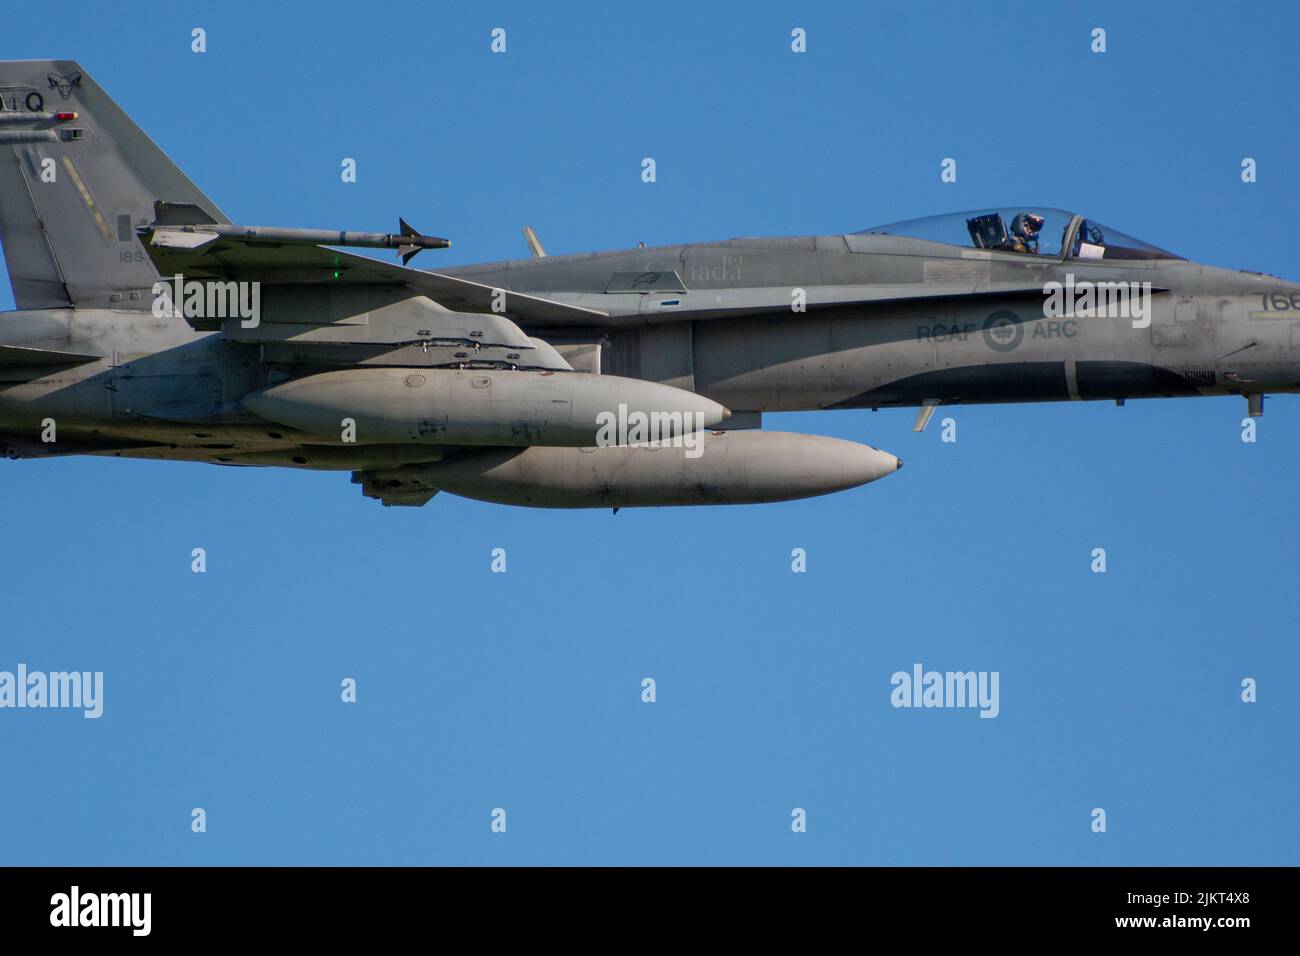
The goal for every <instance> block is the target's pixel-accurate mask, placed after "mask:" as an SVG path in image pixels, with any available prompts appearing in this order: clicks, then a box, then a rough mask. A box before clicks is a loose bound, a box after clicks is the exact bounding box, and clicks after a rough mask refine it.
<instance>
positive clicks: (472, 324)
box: [0, 60, 1300, 508]
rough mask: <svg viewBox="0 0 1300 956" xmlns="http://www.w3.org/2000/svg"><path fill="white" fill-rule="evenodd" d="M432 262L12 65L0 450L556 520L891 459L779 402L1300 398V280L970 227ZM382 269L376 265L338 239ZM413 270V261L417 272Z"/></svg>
mask: <svg viewBox="0 0 1300 956" xmlns="http://www.w3.org/2000/svg"><path fill="white" fill-rule="evenodd" d="M525 238H526V240H527V245H528V248H529V250H530V255H529V256H528V257H527V258H520V259H517V260H509V261H505V262H490V263H485V264H482V265H472V266H461V267H457V268H447V269H441V270H438V271H424V270H422V269H416V268H413V267H412V266H411V262H412V259H413V257H415V256H416V255H417V254H418V253H421V252H422V251H424V250H435V249H439V248H442V247H445V246H447V245H448V244H449V243H448V242H447V240H445V239H440V238H437V237H434V236H426V235H423V234H421V233H420V232H418V231H417V230H415V229H413V228H412V227H411V226H410V225H408V224H407V223H406V222H405V221H400V222H399V225H398V228H397V231H396V232H393V233H376V232H355V231H351V230H340V229H318V228H312V229H303V228H286V227H269V226H247V225H238V224H235V223H232V222H230V220H229V219H228V218H227V217H226V216H225V215H224V214H223V213H222V212H221V210H220V209H219V208H218V207H217V206H216V204H215V203H213V202H212V200H210V199H209V198H208V197H207V196H206V195H204V194H203V193H202V192H201V191H200V190H199V189H198V187H197V186H195V185H194V183H192V182H191V181H190V180H189V179H188V178H186V176H185V175H184V174H183V173H182V172H181V171H180V170H179V169H178V168H177V167H176V166H175V165H174V164H173V163H172V162H171V161H170V160H169V159H168V158H167V156H166V155H164V154H163V152H162V151H161V150H160V149H159V148H158V147H157V146H156V145H154V143H153V142H152V141H151V140H150V139H149V137H148V136H147V135H146V134H145V133H144V132H142V131H141V130H140V128H139V127H137V126H136V125H135V124H134V123H133V122H132V121H131V120H130V118H128V117H127V115H126V114H125V113H124V112H123V111H122V110H121V109H120V108H119V107H118V106H117V104H116V103H114V102H113V100H112V99H110V98H109V97H108V95H107V94H105V92H104V91H103V90H102V89H100V87H99V86H98V85H97V84H96V83H95V82H94V80H92V79H91V77H90V75H89V74H88V73H87V72H86V71H85V70H84V69H82V68H81V66H80V65H78V64H77V63H75V62H71V61H66V60H32V61H23V62H6V63H0V239H2V241H3V246H4V255H5V262H6V264H7V267H8V273H9V279H10V282H11V284H12V287H13V295H14V300H15V304H16V306H17V309H16V311H13V312H6V313H3V314H0V453H3V454H4V455H6V456H7V457H10V458H42V457H57V456H62V455H83V454H84V455H100V456H113V457H125V458H146V459H160V460H180V461H203V462H210V463H214V464H221V465H245V466H251V465H262V466H279V467H286V468H309V469H322V470H337V471H348V472H351V473H352V480H353V482H355V483H357V484H359V485H360V486H361V490H362V491H363V492H364V493H365V494H366V495H368V496H370V497H372V498H376V499H378V500H380V501H382V502H383V503H384V504H387V505H422V504H424V503H425V502H427V501H428V500H429V499H430V498H432V497H433V496H434V495H435V494H437V493H438V492H439V491H445V492H449V493H451V494H455V495H462V496H465V497H469V498H475V499H479V500H484V501H493V502H501V503H506V504H516V505H532V506H539V507H554V508H589V507H604V508H620V507H635V506H651V505H690V504H731V503H751V502H765V501H782V500H789V499H795V498H804V497H809V496H812V495H820V494H825V493H828V492H832V491H839V490H842V489H846V488H851V487H854V486H857V485H861V484H864V483H866V482H870V481H874V480H876V479H878V478H882V477H884V476H886V475H889V474H892V473H893V472H894V471H896V470H897V469H898V468H899V467H900V466H901V464H902V463H901V462H900V461H899V460H898V459H897V458H896V457H895V456H894V455H892V454H889V453H888V452H885V451H882V450H879V449H877V448H874V447H872V446H870V445H866V444H859V443H856V442H850V441H844V440H841V439H837V438H829V437H824V436H817V435H802V434H792V433H788V432H779V431H769V430H766V429H764V428H763V427H762V416H763V413H764V412H780V411H805V410H813V409H851V408H856V409H861V408H871V409H877V408H890V407H896V406H912V407H917V408H918V416H917V420H916V425H915V428H916V429H918V430H919V429H922V428H924V427H925V424H926V422H927V421H928V420H929V418H930V416H931V414H932V413H933V412H934V409H935V408H937V407H938V406H941V405H951V404H959V403H988V402H1055V401H1082V400H1099V399H1104V400H1114V401H1118V402H1123V401H1125V400H1127V399H1137V398H1170V397H1176V396H1195V395H1229V394H1231V395H1243V396H1245V397H1246V399H1247V405H1248V411H1249V413H1250V414H1251V415H1257V414H1259V413H1260V412H1261V411H1262V407H1263V396H1264V394H1265V393H1266V392H1287V391H1295V390H1296V389H1297V386H1298V385H1300V285H1297V284H1295V283H1291V282H1286V281H1283V280H1281V279H1277V278H1274V277H1272V276H1267V275H1260V274H1256V273H1248V272H1238V271H1233V270H1228V269H1220V268H1214V267H1211V266H1203V265H1198V264H1196V263H1193V262H1189V261H1187V260H1186V259H1183V258H1182V257H1180V256H1178V255H1175V254H1173V253H1171V252H1167V251H1165V250H1163V249H1159V248H1156V247H1155V246H1152V245H1150V244H1148V243H1145V242H1142V241H1140V240H1138V239H1134V238H1133V237H1131V236H1128V235H1125V234H1123V233H1121V232H1119V231H1117V230H1115V229H1111V228H1110V227H1109V226H1105V225H1102V224H1101V223H1099V222H1097V221H1095V220H1093V219H1090V218H1087V217H1085V216H1082V215H1077V214H1074V213H1068V212H1063V211H1061V210H1059V209H1050V208H1043V207H1037V206H1011V207H1006V208H998V209H984V210H977V211H972V212H966V213H960V214H956V215H951V216H941V217H935V218H931V219H921V220H913V221H909V222H901V223H895V224H892V225H885V226H878V227H876V228H872V229H864V230H861V231H855V232H848V233H844V234H838V235H821V236H797V237H793V238H774V239H730V240H726V241H719V242H702V243H691V244H679V245H668V246H659V247H654V248H642V247H637V248H633V249H625V250H620V251H615V252H602V253H592V254H585V255H564V256H559V255H547V254H546V252H545V250H544V249H543V247H542V244H541V242H540V241H539V240H538V238H537V236H536V234H535V233H533V231H532V230H531V229H526V230H525ZM349 248H353V249H392V250H394V251H395V252H396V253H397V257H396V258H395V259H393V260H392V261H381V260H380V259H377V258H373V257H371V256H367V255H361V254H358V253H355V252H348V251H344V250H345V249H349ZM424 258H425V259H427V258H428V255H426V256H424Z"/></svg>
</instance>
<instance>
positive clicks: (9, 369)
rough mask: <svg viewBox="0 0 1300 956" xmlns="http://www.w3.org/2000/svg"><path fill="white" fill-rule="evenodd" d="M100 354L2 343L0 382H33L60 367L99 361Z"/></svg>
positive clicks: (7, 383) (0, 346)
mask: <svg viewBox="0 0 1300 956" xmlns="http://www.w3.org/2000/svg"><path fill="white" fill-rule="evenodd" d="M99 359H100V356H98V355H84V354H82V353H80V352H62V351H59V350H58V349H34V348H27V347H25V346H19V345H0V383H3V384H6V385H12V384H14V383H16V382H31V381H34V380H36V379H38V378H44V377H45V376H46V375H49V374H50V373H52V372H56V371H58V370H59V369H64V368H71V367H72V366H75V365H85V364H86V363H87V362H97V361H99Z"/></svg>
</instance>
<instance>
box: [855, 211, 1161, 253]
mask: <svg viewBox="0 0 1300 956" xmlns="http://www.w3.org/2000/svg"><path fill="white" fill-rule="evenodd" d="M858 235H875V236H904V237H906V238H909V239H923V240H926V241H927V242H941V243H944V244H945V245H950V246H962V247H965V248H968V249H969V248H974V249H991V250H993V251H996V252H1012V253H1019V254H1021V255H1039V256H1051V257H1053V258H1058V259H1059V258H1061V250H1062V249H1063V248H1066V247H1067V246H1068V248H1069V250H1070V257H1071V258H1074V259H1181V258H1182V256H1178V255H1174V254H1173V253H1172V252H1166V251H1165V250H1163V249H1158V248H1156V247H1155V246H1153V245H1151V244H1150V243H1146V242H1143V241H1142V240H1141V239H1134V238H1133V237H1132V236H1128V235H1125V234H1124V233H1122V232H1120V231H1119V230H1117V229H1111V228H1110V227H1109V226H1103V225H1102V224H1101V223H1099V222H1096V221H1095V220H1092V219H1085V218H1084V217H1082V216H1079V215H1076V214H1074V213H1072V212H1066V211H1065V210H1063V209H1047V208H1043V207H1037V206H1007V207H1004V208H1002V209H976V210H972V211H970V212H954V213H948V214H947V215H942V216H929V217H927V218H925V219H908V220H906V221H905V222H894V223H890V224H888V225H885V226H876V227H874V228H872V229H863V230H862V231H861V232H860V233H858Z"/></svg>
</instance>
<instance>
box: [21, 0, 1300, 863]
mask: <svg viewBox="0 0 1300 956" xmlns="http://www.w3.org/2000/svg"><path fill="white" fill-rule="evenodd" d="M740 11H741V8H740V7H737V6H735V5H724V4H700V3H686V2H666V3H662V4H656V5H654V6H653V7H652V8H646V9H641V8H637V9H636V10H633V9H632V8H628V7H626V6H623V5H618V4H565V5H561V6H555V5H540V6H539V5H536V4H523V3H520V4H467V3H456V4H439V5H432V4H418V3H396V4H388V5H385V7H384V12H383V13H382V14H381V13H380V12H379V8H378V7H367V6H365V5H357V4H351V3H348V4H329V3H314V4H310V5H308V4H274V5H272V4H243V3H229V4H178V3H148V2H141V3H135V4H129V5H126V6H123V5H120V4H119V5H108V6H104V5H90V4H71V5H64V6H62V7H60V8H59V10H58V11H57V15H56V11H54V10H53V8H48V7H35V6H18V7H15V8H14V9H11V10H9V11H7V12H6V18H5V30H4V31H3V34H0V58H3V59H18V58H36V57H70V58H75V59H78V60H80V61H81V63H82V65H83V66H84V67H85V68H86V69H87V70H88V71H90V72H91V73H92V74H93V75H94V76H95V78H96V79H97V80H98V81H99V83H100V84H101V85H102V86H103V87H104V88H105V89H106V90H108V91H109V93H110V94H111V95H112V96H113V97H114V98H115V99H116V100H117V101H118V102H119V103H120V104H121V105H122V106H123V107H124V108H125V109H126V110H127V111H128V112H129V113H130V114H131V115H132V116H133V118H134V119H135V120H136V121H137V122H138V123H139V124H140V125H141V126H142V127H143V128H144V129H145V130H146V131H147V132H149V133H150V135H152V136H153V138H154V139H155V141H157V142H158V143H159V145H160V146H162V148H163V149H164V150H166V151H167V152H168V153H169V155H171V156H172V158H173V159H174V160H175V161H176V162H177V163H178V164H179V165H180V166H181V167H182V168H183V169H184V170H185V171H186V172H187V173H188V174H189V175H190V176H191V178H193V179H194V180H195V181H196V182H197V183H198V184H199V185H200V186H201V187H202V188H203V189H204V190H205V191H206V192H207V193H208V194H209V195H210V196H212V197H213V198H214V199H215V200H216V201H217V202H218V203H219V204H220V205H221V206H222V208H223V209H224V211H225V212H226V213H227V214H228V215H230V217H231V218H232V219H233V220H234V221H236V222H251V223H257V224H268V225H286V226H318V227H325V228H350V229H351V228H355V229H375V230H387V229H389V228H390V227H392V226H393V225H395V223H396V219H397V217H398V216H399V215H401V216H405V217H406V218H407V219H408V220H409V221H410V222H411V223H412V224H414V225H415V226H417V227H418V228H420V229H422V230H424V231H426V232H430V233H433V234H438V235H446V236H450V237H451V238H452V239H453V240H454V242H455V246H454V248H452V249H451V250H448V251H446V252H428V253H424V254H423V256H422V258H421V260H420V261H419V262H418V263H417V264H419V265H423V266H424V267H425V268H432V267H435V266H436V265H438V264H440V263H441V264H453V263H456V264H459V263H466V262H476V261H484V260H491V259H500V258H507V257H518V256H521V255H523V254H525V247H524V244H523V240H522V238H521V237H520V235H519V228H520V227H521V226H523V225H524V224H531V225H533V226H534V227H535V228H536V229H537V231H538V233H539V235H540V236H541V238H542V241H543V242H544V243H545V245H546V246H547V248H548V250H549V251H551V252H553V253H563V252H580V251H588V250H594V249H608V248H618V247H625V246H630V245H634V244H635V243H636V242H638V241H644V242H646V243H647V244H651V245H653V244H656V243H660V242H672V241H691V240H707V239H717V238H727V237H731V236H738V235H792V234H833V233H839V232H845V231H850V230H856V229H860V228H863V227H866V226H870V225H873V224H877V223H884V222H890V221H895V220H899V219H906V218H910V217H914V216H922V215H930V214H934V213H939V212H944V211H948V210H953V209H967V208H972V207H979V206H993V205H1003V204H1011V203H1022V204H1034V205H1049V206H1058V207H1063V208H1068V209H1075V210H1077V211H1079V212H1082V213H1085V214H1087V215H1089V216H1090V217H1094V218H1096V219H1097V220H1100V221H1101V222H1104V223H1107V224H1109V225H1112V226H1114V227H1115V228H1117V229H1120V230H1123V231H1125V232H1129V233H1132V234H1133V235H1136V236H1138V237H1140V238H1142V239H1145V240H1147V241H1149V242H1152V243H1154V244H1156V245H1159V246H1163V247H1166V248H1170V249H1173V250H1175V251H1177V252H1179V253H1182V254H1183V255H1186V256H1188V257H1190V258H1192V259H1196V260H1198V261H1203V262H1208V263H1212V264H1215V265H1223V266H1230V267H1237V268H1250V269H1255V270H1260V271H1264V272H1272V273H1276V274H1279V275H1283V276H1286V277H1288V278H1293V279H1294V278H1300V265H1298V264H1297V262H1296V258H1297V250H1296V241H1295V237H1294V230H1293V229H1292V224H1293V222H1294V212H1295V210H1296V209H1297V207H1298V206H1300V142H1298V140H1300V126H1297V124H1296V123H1295V121H1294V115H1293V110H1292V109H1291V105H1290V104H1291V99H1292V96H1291V94H1292V93H1293V91H1294V90H1295V89H1296V88H1297V72H1298V70H1300V66H1297V60H1296V58H1295V55H1294V36H1295V34H1296V33H1297V28H1300V13H1298V12H1297V9H1296V8H1295V7H1294V5H1292V4H1284V3H1280V2H1279V3H1274V4H1267V3H1265V4H1257V5H1254V6H1252V7H1251V8H1250V10H1249V11H1244V12H1243V11H1238V10H1230V9H1226V8H1219V7H1217V5H1210V4H1202V5H1198V4H1188V3H1178V4H1166V3H1149V4H1142V5H1140V6H1136V5H1131V4H1118V3H1115V4H1107V3H1089V4H1051V5H1044V4H1038V3H1012V4H1003V5H999V6H998V7H997V8H996V9H989V10H986V11H983V12H978V13H977V12H973V10H972V8H971V7H970V5H969V4H964V3H962V4H959V3H952V4H895V3H890V4H885V3H870V4H857V3H820V4H817V5H815V6H814V7H812V8H811V9H810V8H809V5H807V4H794V3H784V4H783V3H757V4H746V5H744V7H743V13H742V12H740ZM195 26H202V27H204V28H205V29H206V30H207V35H208V52H207V53H206V54H203V55H196V54H194V53H191V52H190V30H191V29H192V28H193V27H195ZM498 26H499V27H503V28H505V29H506V31H507V50H508V52H507V53H506V54H505V55H492V54H491V53H490V52H489V32H490V31H491V30H492V28H494V27H498ZM797 26H798V27H804V28H805V29H806V30H807V33H808V53H807V54H804V55H794V54H792V53H791V52H790V47H789V42H790V40H789V37H790V31H791V29H793V28H794V27H797ZM1097 26H1101V27H1104V28H1105V29H1106V30H1107V43H1108V51H1107V52H1106V53H1105V54H1103V55H1095V54H1092V53H1091V52H1090V50H1089V44H1090V31H1091V30H1092V28H1094V27H1097ZM344 156H352V157H355V158H356V159H357V160H358V182H357V183H355V184H350V185H344V184H343V183H341V181H340V177H339V163H340V160H341V158H342V157H344ZM644 156H653V157H655V159H656V161H657V166H658V182H657V183H655V184H654V185H653V186H647V185H645V184H643V183H642V182H641V180H640V162H641V159H642V157H644ZM948 156H951V157H955V158H957V160H958V181H957V182H956V183H954V184H943V183H941V182H940V179H939V163H940V161H941V159H943V158H944V157H948ZM1246 156H1250V157H1254V158H1255V159H1256V160H1257V162H1258V169H1259V181H1258V182H1257V183H1254V184H1251V185H1246V184H1243V183H1242V182H1241V180H1240V175H1239V174H1240V163H1241V159H1242V158H1243V157H1246ZM12 305H13V303H12V298H11V297H10V295H9V290H8V284H7V282H4V283H3V291H2V292H0V307H3V308H12ZM1243 413H1244V402H1243V401H1241V400H1240V399H1235V400H1234V399H1227V398H1223V399H1203V400H1198V401H1188V400H1180V401H1164V402H1136V401H1135V402H1130V403H1129V404H1128V405H1127V406H1126V407H1123V408H1117V407H1115V406H1114V405H1113V404H1101V403H1097V404H1079V403H1076V404H1072V405H1041V406H1007V407H962V408H959V409H957V410H955V411H954V410H948V409H945V410H943V412H942V415H941V416H939V417H945V416H950V417H952V418H954V419H955V420H956V422H957V429H958V432H957V434H958V440H957V442H956V443H954V444H945V443H943V442H941V440H940V430H939V428H938V427H935V426H936V425H937V423H938V420H939V417H936V420H935V425H932V426H931V428H930V429H929V430H928V431H927V432H925V433H924V434H921V435H916V434H913V433H912V432H911V422H912V418H913V413H912V412H910V411H906V410H903V411H882V412H879V413H875V414H873V413H871V412H867V411H843V412H827V413H820V414H793V415H776V416H769V418H768V424H769V426H774V427H777V428H782V429H785V430H791V431H809V432H816V433H821V434H830V435H837V436H841V437H844V438H850V439H853V440H857V441H866V442H870V443H872V444H875V445H878V446H880V447H883V448H885V449H887V450H889V451H892V452H894V453H896V454H899V455H900V456H902V457H903V458H905V459H906V461H907V467H906V469H905V470H904V471H902V472H901V473H899V474H897V475H894V476H891V477H890V478H889V479H887V480H885V481H881V482H879V483H877V484H874V485H869V486H867V487H865V488H861V489H857V490H854V491H851V492H847V493H844V494H840V495H836V496H832V497H828V498H822V499H815V500H811V501H804V502H794V503H789V504H780V505H766V506H754V507H741V508H724V509H652V510H641V511H638V510H624V511H622V512H620V513H619V514H618V515H617V516H612V515H611V514H610V513H608V512H603V511H595V512H570V513H566V512H548V511H533V510H528V509H514V508H505V507H498V506H492V505H486V504H480V503H477V502H472V501H466V500H462V499H457V498H454V497H451V496H448V495H439V496H438V497H437V498H435V499H434V500H433V501H432V502H431V503H430V504H429V505H428V506H426V507H425V508H423V509H419V510H410V509H384V508H382V507H380V506H379V505H378V504H377V503H375V502H372V501H369V500H366V499H363V498H362V497H361V494H360V491H359V489H358V488H357V487H356V486H354V485H351V484H349V481H348V476H347V475H346V473H342V474H317V473H298V472H293V471H276V470H257V469H242V470H240V469H222V468H213V467H209V466H203V465H188V464H160V463H141V462H128V461H116V460H103V461H101V460H96V459H69V460H63V461H45V462H42V461H35V462H0V514H2V515H3V524H2V525H0V526H2V527H3V529H4V536H3V540H4V545H5V546H4V547H3V549H0V582H3V583H2V584H0V588H2V589H3V593H4V624H3V629H2V630H0V634H3V641H2V642H0V648H3V654H2V655H0V669H9V670H12V669H14V668H15V667H16V666H17V664H18V663H19V662H20V661H21V662H24V663H26V664H27V666H28V667H29V668H32V669H44V670H62V669H78V670H102V671H103V672H104V673H105V703H104V716H103V717H102V718H101V719H99V720H83V719H82V718H81V717H80V716H79V715H77V714H75V713H68V712H59V711H13V710H7V711H3V712H0V759H2V760H3V766H4V768H5V774H4V781H5V782H4V785H3V786H2V787H0V824H2V826H3V830H4V832H5V839H4V840H2V841H0V863H18V864H311V863H327V864H336V863H337V864H359V863H371V864H396V863H404V864H423V863H459V864H497V863H501V864H504V863H516V864H520V863H522V864H543V863H566V864H589V863H613V864H632V863H649V864H669V863H702V864H703V863H715V864H802V863H811V864H875V863H884V864H913V863H916V864H980V863H989V864H1055V863H1069V864H1264V863H1270V864H1295V863H1297V862H1300V859H1298V854H1297V849H1296V848H1297V846H1300V810H1297V807H1296V801H1295V793H1296V788H1297V785H1300V771H1298V770H1297V764H1298V761H1297V759H1296V749H1295V728H1296V727H1297V726H1300V723H1298V722H1297V717H1298V716H1300V714H1298V713H1297V709H1298V708H1297V703H1296V698H1295V688H1296V686H1297V682H1298V678H1300V674H1298V673H1297V671H1298V669H1300V651H1298V650H1297V646H1298V645H1297V641H1296V638H1295V632H1294V627H1295V619H1296V599H1295V595H1296V588H1295V583H1294V582H1295V575H1296V567H1297V558H1298V555H1297V540H1296V534H1295V528H1296V527H1297V521H1298V519H1300V499H1298V498H1297V496H1296V494H1295V482H1296V476H1297V473H1298V471H1300V400H1297V399H1296V398H1294V397H1290V396H1280V397H1274V398H1271V399H1270V400H1269V402H1268V405H1267V414H1266V415H1265V417H1264V418H1263V420H1262V421H1261V423H1260V428H1259V440H1258V442H1256V443H1255V444H1244V443H1243V442H1242V441H1241V440H1240V431H1241V430H1240V420H1241V418H1242V415H1243ZM195 547H203V548H205V549H206V551H207V555H208V572H207V573H206V574H203V575H196V574H192V573H191V572H190V552H191V549H193V548H195ZM497 547H502V548H505V549H506V551H507V555H508V568H509V570H508V572H507V573H505V574H493V573H491V572H490V570H489V562H490V552H491V550H492V549H493V548H497ZM796 547H802V548H804V549H806V550H807V553H808V572H807V573H806V574H799V575H796V574H793V573H791V570H790V552H791V549H793V548H796ZM1095 547H1104V548H1105V549H1106V551H1107V555H1108V571H1107V573H1106V574H1104V575H1100V574H1092V573H1090V571H1089V563H1090V553H1091V551H1092V549H1093V548H1095ZM916 662H921V663H923V664H924V665H925V666H926V667H927V668H934V669H938V670H988V671H998V672H999V673H1000V675H1001V682H1000V692H1001V693H1000V697H1001V700H1000V703H1001V713H1000V715H999V716H998V718H997V719H994V720H981V719H979V718H978V717H977V715H976V713H975V712H973V711H969V710H896V709H894V708H892V707H891V706H890V703H889V695H890V691H891V689H892V688H891V686H890V683H889V680H890V675H891V674H892V673H893V672H894V671H896V670H910V669H911V667H912V665H913V664H914V663H916ZM345 676H351V677H354V678H355V679H356V680H357V681H358V687H359V691H358V697H359V699H358V702H357V703H356V704H353V705H345V704H343V703H341V702H340V700H339V683H340V681H341V680H342V678H344V677H345ZM644 677H653V678H654V679H655V680H656V681H657V684H658V700H657V702H656V703H654V704H644V703H642V702H641V698H640V692H641V680H642V678H644ZM1243 677H1254V678H1255V679H1256V680H1257V681H1258V684H1259V702H1258V703H1255V704H1249V705H1248V704H1244V703H1242V702H1241V701H1240V699H1239V694H1240V682H1241V680H1242V678H1243ZM194 807H203V808H204V809H205V810H206V811H207V814H208V831H207V832H206V833H203V834H195V833H192V832H191V830H190V811H191V809H192V808H194ZM495 807H503V808H505V809H506V811H507V814H508V818H507V819H508V827H507V832H506V833H505V834H493V833H491V832H490V829H489V823H490V816H489V815H490V812H491V810H492V809H493V808H495ZM795 807H802V808H804V809H805V810H806V811H807V815H808V830H807V832H806V833H803V834H795V833H792V832H791V830H790V813H791V810H792V808H795ZM1094 807H1103V808H1105V809H1106V812H1107V815H1108V830H1107V832H1106V833H1105V834H1096V833H1093V832H1091V830H1090V826H1089V824H1090V815H1089V814H1090V811H1091V810H1092V808H1094Z"/></svg>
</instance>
